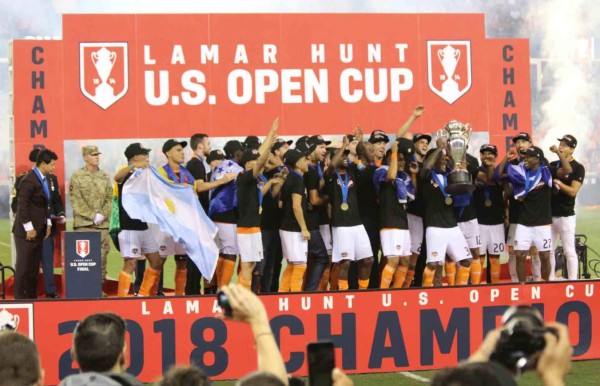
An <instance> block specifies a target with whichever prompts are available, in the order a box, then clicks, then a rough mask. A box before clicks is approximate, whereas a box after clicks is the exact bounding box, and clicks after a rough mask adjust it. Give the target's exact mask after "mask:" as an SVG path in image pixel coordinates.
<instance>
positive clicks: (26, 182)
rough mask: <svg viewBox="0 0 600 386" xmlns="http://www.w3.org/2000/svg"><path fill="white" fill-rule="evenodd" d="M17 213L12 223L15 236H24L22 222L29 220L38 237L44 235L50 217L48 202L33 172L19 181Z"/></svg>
mask: <svg viewBox="0 0 600 386" xmlns="http://www.w3.org/2000/svg"><path fill="white" fill-rule="evenodd" d="M18 190H19V192H18V193H17V198H18V200H19V204H18V205H17V215H16V216H15V223H14V224H13V229H12V231H13V233H14V234H15V236H20V237H25V236H26V234H27V232H25V228H23V224H25V223H27V222H29V221H31V224H32V225H33V229H35V231H36V232H37V235H38V237H41V238H43V237H44V236H46V227H47V226H48V225H47V222H48V219H49V218H50V203H49V202H48V199H47V198H46V194H45V193H44V188H43V187H42V183H41V182H40V180H39V179H38V177H37V175H36V174H35V173H29V174H27V175H26V176H24V177H23V178H22V179H21V182H20V183H19V189H18Z"/></svg>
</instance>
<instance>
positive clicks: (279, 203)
mask: <svg viewBox="0 0 600 386" xmlns="http://www.w3.org/2000/svg"><path fill="white" fill-rule="evenodd" d="M277 206H279V209H281V208H283V201H279V202H278V203H277Z"/></svg>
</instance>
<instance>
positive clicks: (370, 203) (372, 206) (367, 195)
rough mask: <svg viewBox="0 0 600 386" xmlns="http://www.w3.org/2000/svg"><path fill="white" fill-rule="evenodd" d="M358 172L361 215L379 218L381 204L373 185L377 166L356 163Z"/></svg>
mask: <svg viewBox="0 0 600 386" xmlns="http://www.w3.org/2000/svg"><path fill="white" fill-rule="evenodd" d="M356 169H357V172H358V175H357V180H356V186H357V188H358V211H359V213H360V215H361V216H368V217H370V218H374V219H378V217H379V205H378V204H377V193H376V192H375V186H374V185H373V174H374V173H375V170H377V167H376V166H374V165H367V166H364V167H363V166H361V165H356Z"/></svg>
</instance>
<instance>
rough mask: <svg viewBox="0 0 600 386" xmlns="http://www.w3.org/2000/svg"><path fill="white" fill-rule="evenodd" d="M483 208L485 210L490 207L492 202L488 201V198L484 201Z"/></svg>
mask: <svg viewBox="0 0 600 386" xmlns="http://www.w3.org/2000/svg"><path fill="white" fill-rule="evenodd" d="M485 206H486V207H487V208H489V207H490V206H492V200H490V199H489V198H488V199H487V200H485Z"/></svg>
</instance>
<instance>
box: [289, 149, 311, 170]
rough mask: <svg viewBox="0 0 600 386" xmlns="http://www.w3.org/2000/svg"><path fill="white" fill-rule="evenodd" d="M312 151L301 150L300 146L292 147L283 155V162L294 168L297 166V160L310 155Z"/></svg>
mask: <svg viewBox="0 0 600 386" xmlns="http://www.w3.org/2000/svg"><path fill="white" fill-rule="evenodd" d="M313 150H314V149H313ZM310 153H312V151H311V152H308V151H300V150H299V149H298V148H295V149H290V150H288V151H287V152H286V153H285V155H284V156H283V162H284V163H285V164H286V165H287V166H289V167H290V168H292V169H293V168H295V167H296V162H298V160H300V159H301V158H302V157H306V156H308V155H309V154H310Z"/></svg>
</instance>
